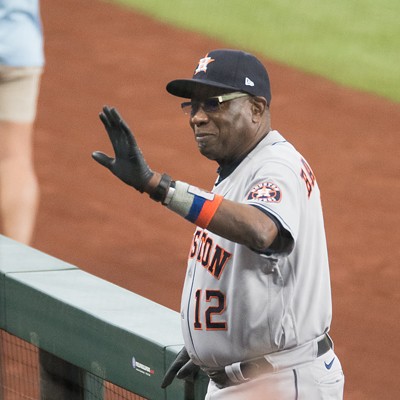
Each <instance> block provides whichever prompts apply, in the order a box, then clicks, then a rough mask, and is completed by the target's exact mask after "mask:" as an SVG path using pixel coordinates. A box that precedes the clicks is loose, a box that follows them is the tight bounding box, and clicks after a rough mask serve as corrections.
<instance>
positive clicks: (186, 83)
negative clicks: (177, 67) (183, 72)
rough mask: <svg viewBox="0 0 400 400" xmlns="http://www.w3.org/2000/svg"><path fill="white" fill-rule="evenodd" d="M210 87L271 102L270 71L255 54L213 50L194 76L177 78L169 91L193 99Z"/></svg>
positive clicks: (202, 59) (169, 87)
mask: <svg viewBox="0 0 400 400" xmlns="http://www.w3.org/2000/svg"><path fill="white" fill-rule="evenodd" d="M207 87H212V88H218V89H222V90H226V92H227V93H229V92H243V93H248V94H250V95H252V96H262V97H265V98H266V100H267V102H268V104H269V103H270V101H271V88H270V83H269V77H268V73H267V71H266V69H265V67H264V66H263V65H262V63H261V62H260V61H259V60H258V59H257V58H256V57H255V56H253V55H252V54H250V53H245V52H244V51H240V50H229V49H221V50H213V51H210V52H209V53H208V54H206V55H205V56H204V57H202V58H201V59H200V61H199V62H198V64H197V66H196V68H195V70H194V73H193V76H192V79H176V80H173V81H171V82H169V83H168V85H167V91H168V92H169V93H171V94H173V95H175V96H179V97H184V98H188V99H190V98H193V97H196V95H199V93H204V89H205V88H207Z"/></svg>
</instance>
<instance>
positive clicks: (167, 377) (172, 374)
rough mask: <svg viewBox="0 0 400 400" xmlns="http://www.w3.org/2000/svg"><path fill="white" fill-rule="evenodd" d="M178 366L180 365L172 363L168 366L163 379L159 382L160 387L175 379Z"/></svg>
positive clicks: (163, 387) (164, 386)
mask: <svg viewBox="0 0 400 400" xmlns="http://www.w3.org/2000/svg"><path fill="white" fill-rule="evenodd" d="M180 367H181V366H180V365H177V364H172V365H171V366H170V367H169V368H168V371H167V372H166V373H165V375H164V379H163V381H162V383H161V388H162V389H165V388H166V387H167V386H169V385H170V384H171V383H172V381H173V380H174V379H175V375H176V373H177V372H178V371H179V369H180Z"/></svg>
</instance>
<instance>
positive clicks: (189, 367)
mask: <svg viewBox="0 0 400 400" xmlns="http://www.w3.org/2000/svg"><path fill="white" fill-rule="evenodd" d="M199 369H200V367H199V366H198V365H196V364H193V362H192V361H191V360H190V361H188V362H187V363H186V364H185V365H184V366H183V367H182V368H181V369H180V370H179V371H178V372H177V374H176V377H177V378H178V379H185V378H187V377H188V376H190V375H192V374H194V373H195V372H197V371H198V370H199Z"/></svg>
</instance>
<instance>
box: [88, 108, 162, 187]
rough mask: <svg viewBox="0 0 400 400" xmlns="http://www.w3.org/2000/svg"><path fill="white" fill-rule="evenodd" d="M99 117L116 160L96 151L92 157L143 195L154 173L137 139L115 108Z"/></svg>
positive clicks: (105, 109) (107, 110) (105, 110)
mask: <svg viewBox="0 0 400 400" xmlns="http://www.w3.org/2000/svg"><path fill="white" fill-rule="evenodd" d="M99 116H100V119H101V122H102V123H103V124H104V127H105V128H106V130H107V133H108V136H109V138H110V141H111V143H112V146H113V148H114V152H115V158H112V157H109V156H107V155H106V154H104V153H102V152H100V151H95V152H94V153H93V154H92V157H93V158H94V159H95V160H96V161H97V162H98V163H99V164H101V165H103V166H104V167H106V168H108V169H109V170H110V171H111V172H112V173H113V174H114V175H115V176H117V177H118V178H119V179H121V181H123V182H125V183H126V184H127V185H130V186H133V187H134V188H135V189H137V190H139V191H140V192H142V193H143V192H144V189H145V187H146V185H147V183H148V182H149V180H150V179H151V177H152V176H153V174H154V172H153V171H152V170H151V169H150V168H149V166H148V165H147V163H146V161H145V159H144V157H143V155H142V152H141V151H140V148H139V147H138V145H137V143H136V140H135V137H134V136H133V134H132V132H131V131H130V129H129V128H128V125H126V123H125V121H124V120H123V119H122V118H121V116H120V115H119V114H118V111H117V110H116V109H115V108H109V107H107V106H105V107H104V108H103V112H102V113H100V115H99Z"/></svg>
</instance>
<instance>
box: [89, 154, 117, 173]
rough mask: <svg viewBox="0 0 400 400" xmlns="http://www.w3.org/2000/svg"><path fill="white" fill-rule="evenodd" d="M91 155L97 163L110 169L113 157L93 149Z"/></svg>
mask: <svg viewBox="0 0 400 400" xmlns="http://www.w3.org/2000/svg"><path fill="white" fill-rule="evenodd" d="M92 157H93V159H94V160H95V161H97V162H98V163H99V164H101V165H103V166H104V167H106V168H108V169H111V164H112V162H113V161H114V159H113V158H111V157H109V156H108V155H106V154H104V153H102V152H101V151H95V152H94V153H92Z"/></svg>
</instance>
